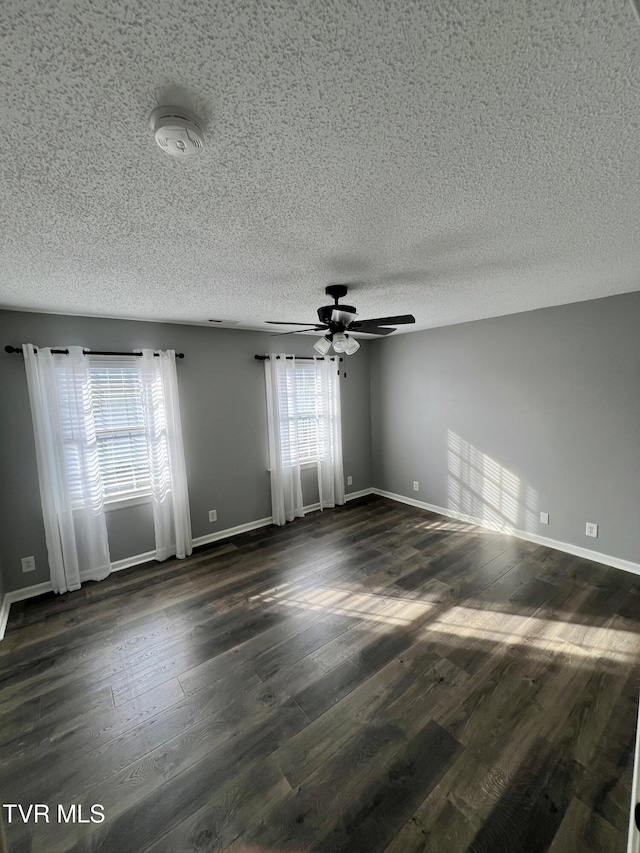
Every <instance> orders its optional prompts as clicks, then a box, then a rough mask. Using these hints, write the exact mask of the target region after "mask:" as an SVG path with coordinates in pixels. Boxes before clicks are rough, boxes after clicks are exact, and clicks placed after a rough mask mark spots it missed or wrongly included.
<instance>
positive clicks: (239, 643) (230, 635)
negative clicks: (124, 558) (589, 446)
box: [0, 497, 640, 853]
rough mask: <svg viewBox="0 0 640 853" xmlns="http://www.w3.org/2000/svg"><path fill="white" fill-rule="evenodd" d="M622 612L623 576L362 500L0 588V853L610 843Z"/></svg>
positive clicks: (626, 719) (622, 837) (629, 674)
mask: <svg viewBox="0 0 640 853" xmlns="http://www.w3.org/2000/svg"><path fill="white" fill-rule="evenodd" d="M639 627H640V578H638V577H635V576H633V575H630V574H626V573H624V572H622V571H619V570H616V569H612V568H607V567H604V566H601V565H598V564H595V563H591V562H588V561H585V560H582V559H578V558H575V557H571V556H569V555H567V554H563V553H560V552H558V551H552V550H550V549H547V548H544V547H540V546H536V545H533V544H529V543H527V542H523V541H519V540H516V539H512V538H510V537H508V536H504V535H501V534H498V533H494V532H491V531H487V530H484V529H481V528H477V527H474V526H471V525H467V524H462V523H458V522H454V521H451V520H448V519H446V518H442V517H440V516H436V515H433V514H430V513H427V512H424V511H421V510H418V509H414V508H412V507H408V506H403V505H401V504H397V503H393V502H391V501H387V500H385V499H382V498H376V497H371V498H363V499H360V500H358V501H354V502H353V503H350V504H348V505H347V506H345V507H342V508H339V509H336V510H332V511H328V512H324V513H314V514H312V515H309V516H307V517H306V518H305V519H300V520H297V521H296V522H294V523H293V524H290V525H287V526H286V527H283V528H275V527H269V528H263V529H261V530H257V531H254V532H252V533H246V534H243V535H241V536H237V537H235V538H233V539H229V540H226V541H223V542H220V543H218V544H216V545H214V546H212V547H210V548H208V549H206V550H205V549H203V550H200V551H198V552H197V553H196V554H194V555H193V556H192V557H191V558H190V559H188V560H186V561H181V562H180V561H175V560H170V561H167V562H166V563H162V564H160V563H154V564H150V565H147V566H144V567H137V568H135V569H131V570H128V571H123V572H120V573H118V574H114V575H112V576H111V577H110V578H108V579H107V580H106V581H104V582H102V583H99V584H86V585H85V586H83V588H82V590H80V591H79V592H76V593H71V594H68V595H64V596H53V595H51V596H43V597H41V598H39V599H32V600H30V601H25V602H22V603H20V604H16V605H14V606H13V607H12V611H11V617H10V622H9V626H8V631H7V635H6V638H5V640H4V642H2V643H1V644H0V678H1V682H0V684H1V686H2V689H1V692H0V764H1V768H0V791H1V793H2V802H3V803H20V804H22V805H23V807H24V808H25V809H26V807H27V805H28V804H29V803H41V804H47V805H49V808H50V811H49V816H50V822H49V823H45V822H43V821H42V820H39V821H38V823H35V822H34V821H33V819H32V820H30V821H29V822H28V823H26V824H25V823H23V822H22V820H21V819H19V816H16V815H15V813H14V819H13V821H12V822H11V824H6V825H5V831H6V842H7V846H8V853H16V852H17V851H20V853H23V851H25V853H26V851H34V852H35V853H40V851H43V853H55V851H75V853H82V851H107V853H142V851H149V853H151V851H153V853H183V851H185V853H186V851H226V850H233V851H239V850H242V849H244V848H251V849H253V848H258V849H260V850H272V849H275V850H286V851H306V850H314V851H362V853H375V851H385V853H413V851H433V853H457V851H469V852H470V853H471V851H473V853H503V851H504V853H528V851H531V853H534V851H546V850H549V851H551V853H570V851H575V852H576V853H588V851H597V853H617V851H619V852H620V853H623V851H624V850H625V843H626V831H627V822H628V815H629V806H630V794H631V773H632V761H633V746H634V737H635V726H636V713H637V707H638V688H639V679H640V633H639V630H638V629H639ZM72 803H76V804H79V805H80V806H81V807H82V817H83V819H84V820H89V821H90V818H91V811H90V810H91V806H92V805H94V806H95V805H100V806H102V807H103V810H104V816H105V819H104V821H103V822H102V823H92V822H88V823H77V822H76V823H68V824H66V823H59V822H58V816H57V813H56V810H57V808H58V804H61V805H62V806H63V807H64V808H65V810H66V811H67V812H68V809H69V806H70V804H72ZM76 815H77V812H76ZM95 816H96V814H95V812H94V817H95ZM4 817H5V818H6V810H5V814H4Z"/></svg>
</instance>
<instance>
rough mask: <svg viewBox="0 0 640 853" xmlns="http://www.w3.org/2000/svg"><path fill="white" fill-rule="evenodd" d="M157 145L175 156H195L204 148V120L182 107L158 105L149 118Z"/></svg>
mask: <svg viewBox="0 0 640 853" xmlns="http://www.w3.org/2000/svg"><path fill="white" fill-rule="evenodd" d="M149 122H150V124H151V129H152V130H153V133H154V135H155V138H156V143H157V145H158V146H159V147H160V148H162V150H163V151H166V152H167V154H171V155H172V156H173V157H181V158H186V157H195V156H196V154H199V153H200V152H201V151H202V149H203V148H204V131H203V128H202V121H201V120H200V119H199V118H198V116H197V115H194V113H192V112H189V110H183V109H182V107H158V108H157V109H155V110H154V111H153V112H152V113H151V116H150V118H149Z"/></svg>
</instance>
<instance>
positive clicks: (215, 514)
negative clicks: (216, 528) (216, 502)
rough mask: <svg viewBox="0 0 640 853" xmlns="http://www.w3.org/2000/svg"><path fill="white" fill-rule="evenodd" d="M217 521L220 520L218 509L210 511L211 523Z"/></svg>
mask: <svg viewBox="0 0 640 853" xmlns="http://www.w3.org/2000/svg"><path fill="white" fill-rule="evenodd" d="M217 520H218V510H217V509H210V510H209V522H213V521H217Z"/></svg>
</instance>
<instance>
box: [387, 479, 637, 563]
mask: <svg viewBox="0 0 640 853" xmlns="http://www.w3.org/2000/svg"><path fill="white" fill-rule="evenodd" d="M371 492H372V493H373V494H374V495H380V497H382V498H389V499H390V500H392V501H398V503H403V504H408V505H409V506H415V507H418V508H419V509H426V510H428V511H429V512H435V513H437V514H438V515H444V516H446V517H447V518H455V519H456V521H466V522H468V523H469V524H476V525H478V526H479V527H486V528H488V529H489V530H497V531H499V532H500V533H507V534H509V535H510V536H515V537H516V539H524V540H526V541H527V542H533V543H534V544H535V545H544V546H546V547H547V548H554V549H555V550H556V551H564V552H565V553H566V554H571V555H573V556H574V557H582V558H583V559H585V560H592V561H593V562H594V563H602V564H603V565H605V566H611V567H612V568H614V569H622V570H623V571H625V572H631V573H632V574H635V575H640V563H632V562H631V560H623V559H621V558H620V557H612V556H611V555H610V554H602V553H601V552H600V551H592V550H591V549H589V548H582V547H581V546H580V545H572V544H571V543H570V542H560V541H559V540H557V539H549V538H548V537H547V536H539V535H538V534H537V533H528V532H527V531H526V530H519V529H517V528H515V527H509V526H507V525H497V524H490V523H489V522H486V521H483V520H482V519H481V518H476V517H474V516H471V515H465V514H464V513H462V512H456V510H453V509H447V508H446V507H443V506H435V505H434V504H429V503H425V501H417V500H415V498H409V497H406V496H405V495H397V494H394V493H393V492H385V491H384V489H371Z"/></svg>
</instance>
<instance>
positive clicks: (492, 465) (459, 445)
mask: <svg viewBox="0 0 640 853" xmlns="http://www.w3.org/2000/svg"><path fill="white" fill-rule="evenodd" d="M447 457H448V470H449V475H448V491H449V494H448V508H449V509H451V510H454V511H455V512H459V513H462V514H464V515H469V516H472V517H473V518H479V519H481V520H482V521H483V523H485V524H486V525H488V526H490V527H492V528H494V529H495V530H510V529H513V528H514V527H518V521H519V514H520V480H519V478H518V477H516V475H515V474H514V473H513V472H511V471H509V470H508V469H507V468H505V467H504V466H502V465H500V463H499V462H497V461H496V460H495V459H493V458H492V457H491V456H489V455H487V454H486V453H483V452H482V451H481V450H478V448H477V447H474V446H473V445H472V444H469V442H468V441H465V440H464V439H463V438H461V437H460V436H459V435H457V434H456V433H455V432H452V431H451V430H449V433H448V442H447Z"/></svg>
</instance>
